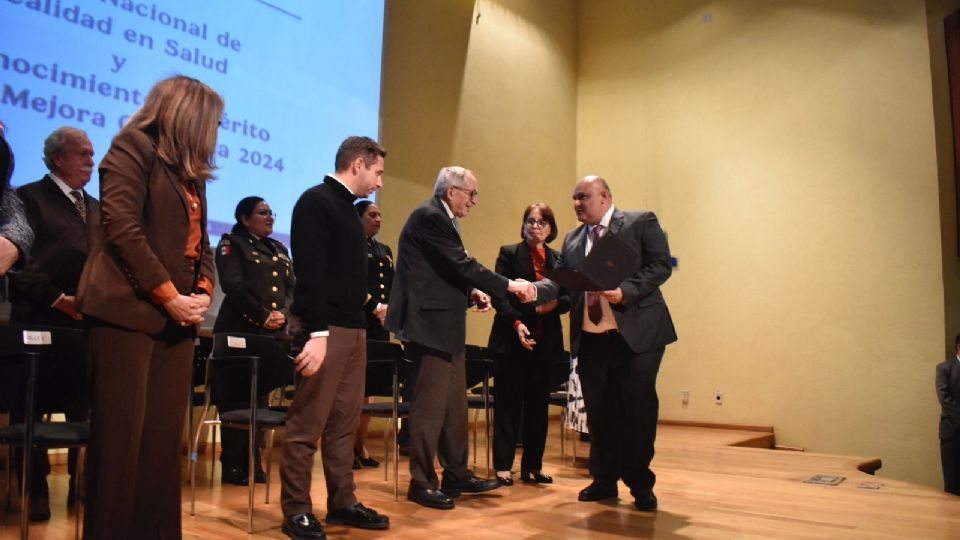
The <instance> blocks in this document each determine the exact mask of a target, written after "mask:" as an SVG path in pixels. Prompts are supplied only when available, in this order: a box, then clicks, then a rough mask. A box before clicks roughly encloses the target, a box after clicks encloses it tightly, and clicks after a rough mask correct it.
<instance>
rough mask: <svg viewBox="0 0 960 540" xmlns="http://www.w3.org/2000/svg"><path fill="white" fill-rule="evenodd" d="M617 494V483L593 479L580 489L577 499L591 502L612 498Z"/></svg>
mask: <svg viewBox="0 0 960 540" xmlns="http://www.w3.org/2000/svg"><path fill="white" fill-rule="evenodd" d="M616 496H617V485H616V484H611V483H608V482H600V481H598V480H594V481H593V483H592V484H590V485H589V486H587V487H585V488H583V489H582V490H580V495H578V496H577V500H578V501H582V502H593V501H602V500H604V499H613V498H615V497H616Z"/></svg>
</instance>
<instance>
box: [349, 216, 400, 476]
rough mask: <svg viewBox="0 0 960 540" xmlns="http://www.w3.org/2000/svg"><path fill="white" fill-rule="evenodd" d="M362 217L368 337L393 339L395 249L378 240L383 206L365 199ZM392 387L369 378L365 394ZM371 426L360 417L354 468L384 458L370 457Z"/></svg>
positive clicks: (363, 417)
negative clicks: (389, 325) (387, 321)
mask: <svg viewBox="0 0 960 540" xmlns="http://www.w3.org/2000/svg"><path fill="white" fill-rule="evenodd" d="M354 206H355V207H356V208H357V214H359V215H360V221H362V222H363V231H364V234H366V236H367V301H366V303H364V305H363V312H364V315H365V316H366V318H367V339H376V340H379V341H390V332H388V331H387V329H386V328H384V327H383V319H384V317H386V316H387V304H388V301H389V298H390V285H391V284H392V283H393V251H391V250H390V246H388V245H386V244H384V243H382V242H380V241H379V240H377V233H379V232H380V225H381V224H382V222H383V217H382V216H381V214H380V207H379V206H377V205H376V204H375V203H374V202H373V201H370V200H366V199H365V200H361V201H357V203H356V204H355V205H354ZM386 392H389V388H371V386H370V381H369V380H368V381H367V388H366V389H365V392H364V393H365V395H366V396H367V403H371V402H372V400H371V398H370V396H375V395H383V394H384V393H386ZM369 427H370V417H369V416H366V415H363V416H361V417H360V424H358V425H357V432H356V436H355V437H354V441H353V468H354V469H361V468H363V467H379V466H380V462H379V461H377V460H375V459H373V458H372V457H370V452H368V451H367V446H366V441H367V429H368V428H369Z"/></svg>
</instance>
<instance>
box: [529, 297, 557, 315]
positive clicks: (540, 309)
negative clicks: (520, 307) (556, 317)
mask: <svg viewBox="0 0 960 540" xmlns="http://www.w3.org/2000/svg"><path fill="white" fill-rule="evenodd" d="M534 309H535V310H536V312H537V315H543V314H545V313H550V312H551V311H553V310H555V309H557V301H556V300H550V301H549V302H544V303H542V304H540V305H539V306H537V307H536V308H534Z"/></svg>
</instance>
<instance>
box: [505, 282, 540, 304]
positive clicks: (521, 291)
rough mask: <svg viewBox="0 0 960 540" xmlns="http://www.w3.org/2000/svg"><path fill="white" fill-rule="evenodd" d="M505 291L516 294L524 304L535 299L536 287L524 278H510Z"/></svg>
mask: <svg viewBox="0 0 960 540" xmlns="http://www.w3.org/2000/svg"><path fill="white" fill-rule="evenodd" d="M507 291H508V292H511V293H513V294H515V295H517V298H519V299H520V301H521V302H523V303H524V304H529V303H530V302H533V301H534V300H536V299H537V287H536V286H535V285H534V284H533V283H530V282H529V281H527V280H525V279H511V280H510V283H509V284H508V285H507Z"/></svg>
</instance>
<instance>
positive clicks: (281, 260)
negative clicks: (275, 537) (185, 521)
mask: <svg viewBox="0 0 960 540" xmlns="http://www.w3.org/2000/svg"><path fill="white" fill-rule="evenodd" d="M233 215H234V217H235V218H236V219H237V222H236V224H235V225H234V226H233V229H232V230H231V231H230V232H229V233H227V234H225V235H223V236H222V237H220V244H219V245H217V255H216V261H217V275H218V276H219V277H220V288H221V289H223V293H224V298H223V304H221V305H220V312H219V313H218V314H217V321H216V322H215V323H214V325H213V331H214V332H240V333H244V334H264V335H272V336H276V337H277V338H279V339H285V331H286V325H287V315H288V314H289V308H290V303H291V301H292V299H293V286H294V284H295V281H294V277H293V267H292V265H291V263H290V254H289V252H288V251H287V247H286V246H284V245H283V243H282V242H280V241H279V240H274V239H273V238H270V235H271V234H273V211H272V210H271V209H270V205H268V204H267V202H266V201H265V200H263V198H262V197H245V198H243V199H242V200H241V201H240V202H239V203H238V204H237V208H236V210H235V211H234V213H233ZM217 407H218V408H219V409H220V412H221V413H223V412H226V411H231V410H234V409H240V408H247V407H249V403H217ZM222 434H223V438H222V441H223V442H222V444H221V452H220V463H221V464H222V474H221V479H222V480H223V482H225V483H228V484H235V485H238V486H245V485H247V482H248V478H249V475H248V471H247V469H248V465H247V441H248V440H249V439H248V437H247V434H246V432H244V431H242V430H239V429H224V430H223V431H222ZM254 454H255V457H254V463H256V464H257V468H256V470H255V471H254V477H255V481H256V482H257V483H264V482H266V475H265V474H264V472H263V469H262V467H261V466H260V448H259V447H257V448H254Z"/></svg>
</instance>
